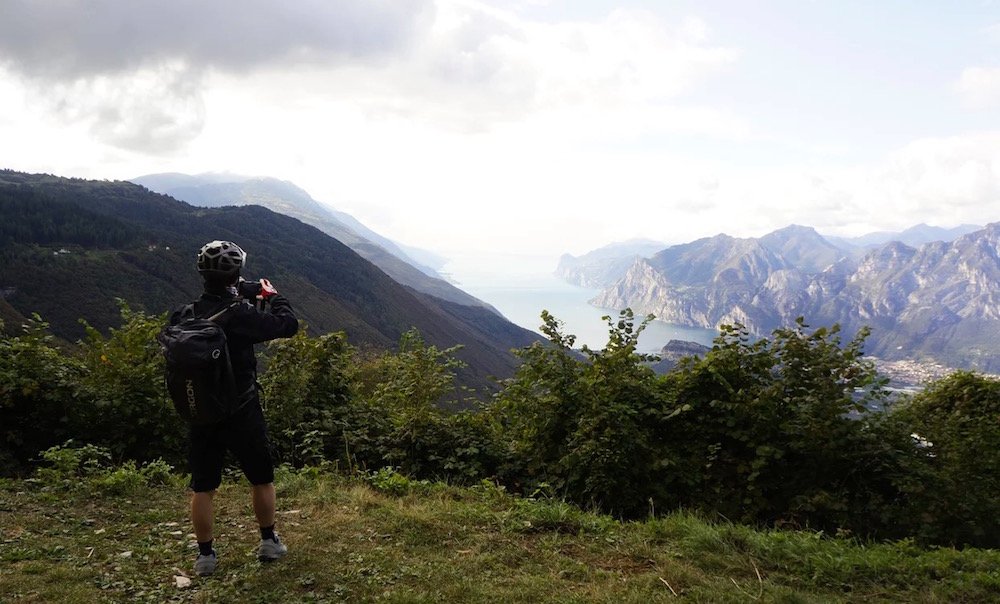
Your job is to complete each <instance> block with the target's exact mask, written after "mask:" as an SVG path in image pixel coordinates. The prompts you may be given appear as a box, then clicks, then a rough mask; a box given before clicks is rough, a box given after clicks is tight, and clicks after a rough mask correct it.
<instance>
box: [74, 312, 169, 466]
mask: <svg viewBox="0 0 1000 604" xmlns="http://www.w3.org/2000/svg"><path fill="white" fill-rule="evenodd" d="M119 307H120V310H121V317H122V326H121V327H119V328H117V329H111V330H110V334H109V335H108V336H104V335H103V334H102V333H101V332H99V331H98V330H96V329H94V328H93V327H90V326H89V325H86V324H84V327H85V329H86V339H84V340H83V341H82V342H81V343H80V350H81V353H82V355H81V362H82V369H83V371H82V375H81V378H80V380H79V383H78V385H77V391H76V398H77V401H78V404H77V405H75V406H74V408H73V410H72V413H71V427H72V430H73V434H74V437H75V438H77V439H79V440H82V441H84V442H89V443H94V444H98V445H101V446H103V447H106V448H107V449H109V450H110V451H111V452H112V454H113V455H114V456H115V458H116V459H120V460H123V459H133V460H137V461H140V462H143V461H151V460H153V459H160V458H163V459H167V460H170V461H172V462H174V463H181V462H182V461H183V460H184V459H186V451H187V449H186V447H187V444H186V443H187V440H186V433H187V426H186V424H185V423H184V421H183V420H182V419H181V418H180V417H179V416H178V415H177V412H176V410H175V409H174V406H173V403H172V402H171V401H170V398H169V396H168V395H167V391H166V387H165V385H164V377H163V376H164V360H163V355H162V353H161V352H160V347H159V344H158V343H157V342H156V339H155V337H156V334H157V333H158V332H159V331H160V329H161V328H162V327H163V325H164V323H165V322H166V317H165V316H154V315H146V314H143V313H141V312H138V311H133V310H132V309H130V308H129V307H128V305H127V304H126V303H125V302H124V301H123V300H119Z"/></svg>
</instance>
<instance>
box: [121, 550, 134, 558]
mask: <svg viewBox="0 0 1000 604" xmlns="http://www.w3.org/2000/svg"><path fill="white" fill-rule="evenodd" d="M118 555H119V556H121V557H122V558H131V557H132V550H129V551H127V552H122V553H120V554H118Z"/></svg>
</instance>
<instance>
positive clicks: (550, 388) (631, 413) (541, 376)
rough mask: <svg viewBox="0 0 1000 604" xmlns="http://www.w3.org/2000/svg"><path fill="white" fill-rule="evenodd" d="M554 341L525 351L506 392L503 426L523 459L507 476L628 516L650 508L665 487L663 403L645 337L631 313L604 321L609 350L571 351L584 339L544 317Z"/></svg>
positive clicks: (500, 411) (500, 405)
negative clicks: (640, 349) (658, 476)
mask: <svg viewBox="0 0 1000 604" xmlns="http://www.w3.org/2000/svg"><path fill="white" fill-rule="evenodd" d="M542 320H543V321H544V325H543V328H542V329H543V331H544V332H545V333H546V335H548V336H549V340H550V342H551V345H543V344H537V343H536V344H534V345H532V346H531V347H529V348H527V349H525V350H522V351H521V352H520V356H521V358H522V365H521V367H520V368H519V369H518V372H517V374H516V375H515V377H514V378H512V379H511V380H509V381H508V382H507V383H506V384H505V387H504V389H503V391H502V392H501V393H500V396H499V398H498V400H497V403H496V409H495V411H494V413H496V414H497V415H498V421H499V422H500V423H501V425H502V426H503V433H504V434H505V435H506V437H507V446H508V450H509V455H510V457H512V458H513V460H514V463H513V464H510V465H509V466H508V467H507V468H506V476H505V479H506V480H507V481H508V482H511V483H513V484H515V485H520V486H521V487H522V488H524V489H525V490H528V491H530V490H534V489H536V488H538V486H539V485H541V484H542V483H545V484H548V485H550V486H551V488H553V489H554V491H555V492H556V493H558V494H560V495H562V496H564V497H566V498H568V499H569V500H571V501H574V502H576V503H578V504H581V505H588V506H594V507H597V508H599V509H601V510H604V511H609V512H613V513H616V514H619V515H623V516H635V515H638V514H640V513H642V512H644V511H645V510H647V509H648V505H649V504H648V501H649V499H650V497H652V496H653V494H654V490H655V489H656V488H657V487H656V485H653V484H652V483H650V481H649V478H650V470H651V468H652V467H653V466H654V464H655V455H656V453H655V450H654V445H653V443H654V438H655V435H654V433H653V431H652V430H651V429H650V427H651V420H653V419H654V418H655V416H656V414H657V412H658V409H660V408H661V407H662V402H663V401H662V390H661V388H660V387H659V381H658V379H657V377H656V376H655V375H654V373H653V371H652V370H651V369H650V368H649V367H648V366H646V365H645V362H646V361H649V360H651V359H650V358H649V357H648V356H646V355H640V354H637V353H636V351H635V349H636V345H637V343H638V337H639V334H640V333H641V332H642V330H643V328H644V327H645V325H646V322H648V321H649V320H652V317H647V319H646V320H645V321H644V322H642V323H640V324H639V325H638V326H637V325H635V320H634V316H633V314H632V311H630V310H625V311H622V313H621V314H620V315H619V318H618V320H617V321H612V320H611V318H610V317H605V320H606V321H607V322H608V327H609V341H608V345H607V346H606V347H605V348H604V350H600V351H593V350H590V349H588V348H586V347H585V348H584V349H583V357H581V356H579V355H578V354H577V353H576V352H574V351H573V350H572V346H573V343H574V342H575V337H574V336H572V335H564V334H563V333H561V331H560V330H561V324H560V323H559V321H558V320H556V319H555V318H554V317H553V316H552V315H551V314H549V313H548V312H543V313H542Z"/></svg>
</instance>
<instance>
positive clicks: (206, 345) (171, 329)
mask: <svg viewBox="0 0 1000 604" xmlns="http://www.w3.org/2000/svg"><path fill="white" fill-rule="evenodd" d="M239 304H240V302H239V301H237V302H233V303H232V304H229V305H228V306H226V307H225V308H223V309H222V310H220V311H218V312H216V313H215V314H213V315H212V316H210V317H207V318H201V317H198V316H196V315H195V314H194V304H188V305H187V306H185V307H184V308H183V309H182V310H181V315H180V316H181V320H180V322H179V323H178V324H177V325H167V326H166V327H164V328H163V330H162V331H160V333H159V335H157V336H156V339H157V341H158V342H159V343H160V348H161V349H162V351H163V356H164V358H165V359H166V382H167V391H168V392H169V393H170V398H171V400H172V401H173V403H174V408H176V409H177V413H178V414H180V416H181V417H182V418H184V419H185V420H186V421H187V422H188V423H190V424H192V425H197V426H204V425H208V424H214V423H217V422H219V421H221V420H223V419H225V418H226V417H228V416H229V415H230V414H231V413H232V412H233V411H234V410H235V409H236V408H237V407H238V398H239V397H238V396H237V393H236V378H235V375H234V374H233V365H232V362H231V360H230V358H229V346H228V345H227V342H226V332H225V331H224V330H223V326H222V325H221V324H219V322H218V320H219V319H220V318H222V316H223V315H224V314H226V313H227V312H228V311H229V310H231V309H233V308H235V307H236V306H238V305H239Z"/></svg>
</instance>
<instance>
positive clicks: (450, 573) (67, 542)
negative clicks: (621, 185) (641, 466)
mask: <svg viewBox="0 0 1000 604" xmlns="http://www.w3.org/2000/svg"><path fill="white" fill-rule="evenodd" d="M92 453H93V451H92ZM50 457H52V458H53V463H52V464H50V466H51V467H50V468H48V470H46V471H43V472H40V474H39V477H38V478H36V479H34V480H31V481H0V486H2V488H0V531H2V533H3V546H2V547H0V566H2V568H3V573H2V575H0V594H2V598H3V600H4V601H5V602H11V603H22V602H67V603H80V604H90V603H91V602H150V603H162V602H239V603H254V602H261V603H264V602H370V601H382V602H456V603H460V602H497V603H502V602H567V603H568V602H608V603H616V604H617V603H620V602H635V603H647V602H675V601H683V602H717V603H726V602H732V603H736V602H741V603H742V602H750V601H755V602H786V603H793V602H801V603H806V602H862V601H865V602H907V603H913V602H948V603H960V602H987V601H993V600H994V599H995V596H996V594H997V593H998V591H1000V573H998V570H997V569H998V568H1000V554H998V553H997V552H993V551H983V550H974V549H967V550H965V551H956V550H954V549H948V548H945V549H935V550H921V549H919V548H917V547H915V546H914V545H913V544H912V543H910V542H900V543H892V544H865V543H861V542H857V541H855V540H853V539H844V538H830V537H829V536H827V535H824V534H821V533H816V532H810V531H773V530H770V531H755V530H752V529H749V528H745V527H741V526H736V525H733V524H730V523H727V522H707V521H706V520H704V519H701V518H698V517H697V516H695V515H692V514H686V513H670V514H666V515H662V516H660V517H658V518H655V519H645V520H643V521H639V522H620V521H616V520H614V519H612V518H610V517H608V516H602V515H597V514H593V513H586V512H582V511H580V510H579V509H577V508H575V507H573V506H570V505H568V504H565V503H562V502H559V501H556V500H551V499H544V498H543V499H534V500H528V499H522V498H516V497H511V496H510V495H508V494H506V493H505V492H504V491H503V489H501V488H498V487H497V486H496V485H495V484H492V483H482V484H478V485H474V486H472V487H469V488H457V487H452V486H446V485H444V484H442V483H429V482H426V481H413V480H408V479H406V478H404V477H402V476H400V475H399V474H396V473H393V472H387V471H382V472H378V473H368V474H364V475H361V476H358V477H355V478H343V477H340V476H338V475H336V474H331V473H329V472H327V471H323V470H317V469H316V468H310V469H307V470H303V471H293V470H290V469H288V468H287V467H286V468H283V469H281V470H280V471H279V472H278V474H277V479H276V486H277V492H278V500H279V507H280V509H279V515H278V529H279V530H280V531H281V533H282V537H283V540H284V541H285V542H286V543H288V544H289V547H290V553H289V555H288V556H287V557H286V558H285V559H284V560H282V561H280V562H277V563H274V564H270V565H261V564H260V563H259V562H257V560H256V558H255V556H254V554H253V552H254V547H255V546H256V539H257V535H256V531H255V529H254V527H253V526H252V524H253V521H252V519H251V518H252V516H251V514H250V511H249V509H248V505H247V496H246V492H247V487H246V485H245V484H238V483H236V482H234V481H231V480H227V481H225V482H224V484H223V486H222V488H221V489H220V491H219V493H218V495H217V496H216V502H217V515H218V524H217V538H216V547H217V550H218V551H219V556H220V558H219V560H220V566H219V569H218V571H217V572H216V574H215V575H213V576H211V577H197V576H195V575H194V574H193V573H192V572H191V563H192V560H193V559H194V556H195V554H196V552H197V549H196V548H195V546H194V543H193V535H191V534H190V532H189V531H190V528H189V525H188V521H187V518H186V517H185V510H186V503H187V494H186V492H185V488H184V486H183V480H182V478H181V477H178V476H176V475H174V474H172V473H170V472H169V471H167V469H166V468H164V467H162V466H149V467H146V468H142V469H136V468H134V467H132V466H126V467H120V468H114V467H109V466H103V465H100V464H96V463H89V464H88V463H83V464H81V465H78V466H74V465H73V460H72V459H67V458H66V456H60V455H58V454H53V455H50ZM179 585H180V586H183V587H179Z"/></svg>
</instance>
